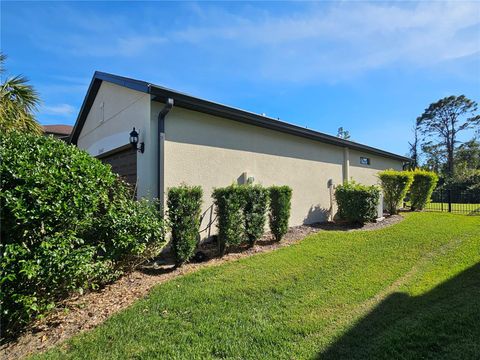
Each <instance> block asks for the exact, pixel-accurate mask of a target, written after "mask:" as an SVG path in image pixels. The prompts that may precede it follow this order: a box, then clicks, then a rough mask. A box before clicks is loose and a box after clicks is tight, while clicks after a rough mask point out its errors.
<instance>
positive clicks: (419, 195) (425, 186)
mask: <svg viewBox="0 0 480 360" xmlns="http://www.w3.org/2000/svg"><path fill="white" fill-rule="evenodd" d="M412 174H413V183H412V185H410V203H411V207H412V210H423V208H424V207H425V205H427V203H428V202H429V201H430V197H431V196H432V193H433V190H435V186H437V182H438V176H437V174H435V173H434V172H431V171H425V170H420V169H416V170H414V171H412Z"/></svg>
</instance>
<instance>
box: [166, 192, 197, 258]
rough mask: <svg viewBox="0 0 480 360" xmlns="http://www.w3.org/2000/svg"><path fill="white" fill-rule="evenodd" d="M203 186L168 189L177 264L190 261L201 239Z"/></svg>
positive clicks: (173, 247) (173, 246)
mask: <svg viewBox="0 0 480 360" xmlns="http://www.w3.org/2000/svg"><path fill="white" fill-rule="evenodd" d="M202 196H203V192H202V188H201V187H200V186H187V185H181V186H178V187H172V188H170V189H169V190H168V200H167V205H168V218H169V220H170V223H169V225H170V229H171V233H172V249H173V253H174V254H175V261H176V264H177V265H182V264H184V263H185V262H187V261H189V260H190V259H191V257H192V256H193V255H194V252H195V249H196V248H197V245H198V241H199V234H198V232H199V230H200V215H201V211H202Z"/></svg>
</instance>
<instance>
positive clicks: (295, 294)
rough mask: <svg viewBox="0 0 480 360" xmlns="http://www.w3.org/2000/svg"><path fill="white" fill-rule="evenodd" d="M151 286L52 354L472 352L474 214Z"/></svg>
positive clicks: (418, 217)
mask: <svg viewBox="0 0 480 360" xmlns="http://www.w3.org/2000/svg"><path fill="white" fill-rule="evenodd" d="M405 216H406V220H404V221H403V222H401V223H399V224H397V225H394V226H392V227H390V228H385V229H382V230H376V231H365V232H341V231H322V232H320V233H317V234H315V235H311V236H309V237H307V238H306V239H305V240H303V241H302V242H301V243H298V244H296V245H293V246H290V247H287V248H283V249H281V250H278V251H275V252H272V253H268V254H261V255H256V256H253V257H250V258H244V259H242V260H239V261H234V262H230V263H227V264H224V265H221V266H217V267H210V268H206V269H204V270H201V271H198V272H196V273H194V274H190V275H186V276H183V277H179V278H177V279H175V280H172V281H170V282H168V283H165V284H162V285H159V286H158V287H156V288H155V289H154V290H153V291H152V292H151V293H150V295H149V296H148V297H147V298H145V299H144V300H141V301H139V302H137V303H136V304H135V305H134V306H132V307H131V308H129V309H127V310H126V311H123V312H121V313H119V314H118V315H116V316H114V317H112V318H111V319H110V320H108V321H107V322H106V323H104V324H103V325H102V326H100V327H98V328H97V329H95V330H94V331H91V332H88V333H84V334H82V335H80V336H77V337H75V338H73V339H72V340H70V341H69V342H67V343H65V344H63V345H62V346H60V347H57V348H56V349H53V350H52V351H50V352H48V353H47V354H43V355H40V356H38V358H51V359H64V358H67V359H69V358H71V359H115V358H131V359H209V358H234V359H303V358H310V359H311V358H318V359H337V358H345V359H355V358H358V359H366V358H388V359H390V358H402V359H419V358H431V359H442V358H444V359H460V358H461V359H469V358H471V359H474V358H475V359H478V358H479V357H480V342H479V341H478V339H480V218H478V217H469V216H463V215H454V214H445V213H411V214H406V215H405Z"/></svg>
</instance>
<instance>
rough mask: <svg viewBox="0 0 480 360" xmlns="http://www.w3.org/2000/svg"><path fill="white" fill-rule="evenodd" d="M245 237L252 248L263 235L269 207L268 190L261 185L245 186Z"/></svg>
mask: <svg viewBox="0 0 480 360" xmlns="http://www.w3.org/2000/svg"><path fill="white" fill-rule="evenodd" d="M243 196H244V199H245V206H244V208H243V214H244V219H245V237H246V238H247V240H248V242H249V244H250V246H253V245H255V242H256V241H257V240H258V239H259V238H260V237H261V236H262V235H263V233H264V230H265V221H266V212H267V207H268V189H266V188H264V187H263V186H261V185H245V186H243Z"/></svg>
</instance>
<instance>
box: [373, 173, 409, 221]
mask: <svg viewBox="0 0 480 360" xmlns="http://www.w3.org/2000/svg"><path fill="white" fill-rule="evenodd" d="M378 177H379V179H380V182H381V185H382V189H383V196H384V202H385V204H386V206H387V211H388V212H389V213H390V214H392V215H393V214H396V213H397V212H398V209H399V207H400V205H401V202H402V201H403V199H405V196H406V195H407V191H408V189H409V188H410V185H411V184H412V182H413V175H412V173H411V172H409V171H396V170H385V171H381V172H379V173H378Z"/></svg>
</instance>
